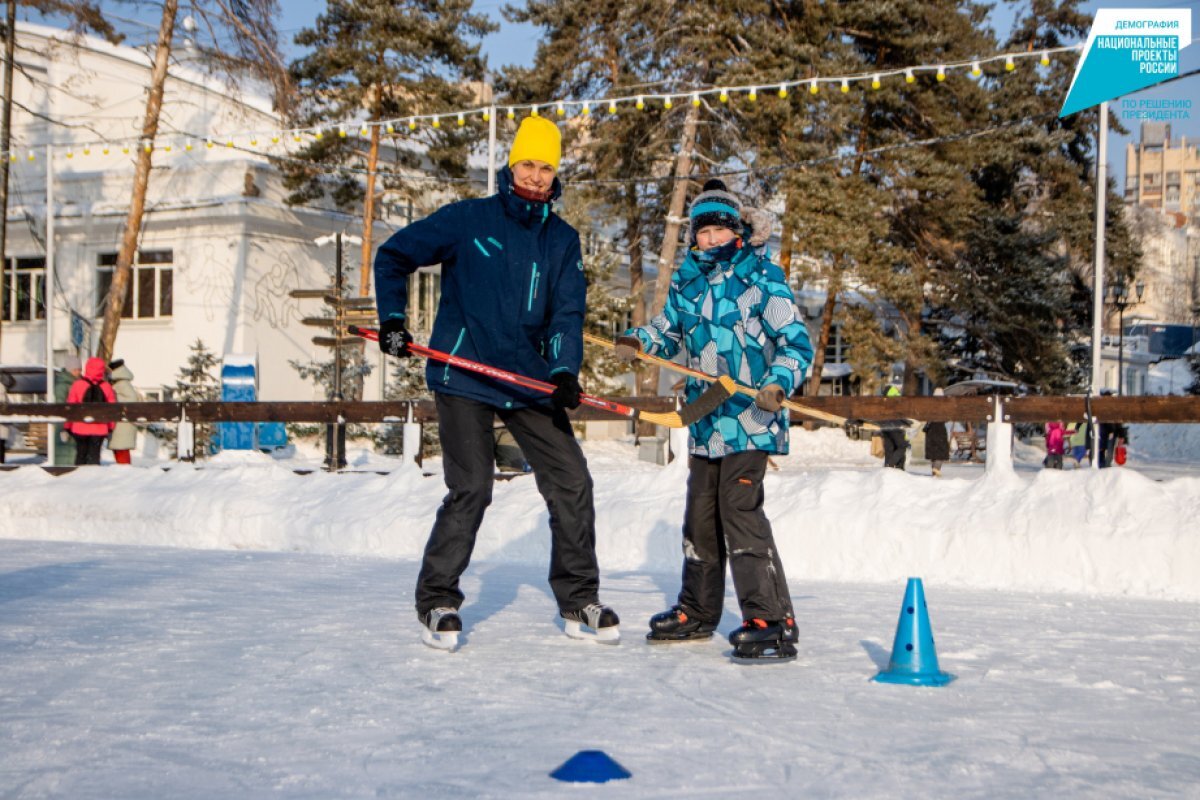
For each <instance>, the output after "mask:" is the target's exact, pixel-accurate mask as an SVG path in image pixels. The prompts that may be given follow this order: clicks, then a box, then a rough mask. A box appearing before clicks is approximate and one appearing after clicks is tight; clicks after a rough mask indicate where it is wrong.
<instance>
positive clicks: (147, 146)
mask: <svg viewBox="0 0 1200 800" xmlns="http://www.w3.org/2000/svg"><path fill="white" fill-rule="evenodd" d="M153 149H154V145H152V144H150V143H149V142H146V143H145V144H143V145H142V150H144V151H145V152H147V153H149V152H150V151H151V150H153Z"/></svg>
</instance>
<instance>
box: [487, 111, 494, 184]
mask: <svg viewBox="0 0 1200 800" xmlns="http://www.w3.org/2000/svg"><path fill="white" fill-rule="evenodd" d="M495 193H496V107H495V106H488V196H489V197H490V196H491V195H494V194H495Z"/></svg>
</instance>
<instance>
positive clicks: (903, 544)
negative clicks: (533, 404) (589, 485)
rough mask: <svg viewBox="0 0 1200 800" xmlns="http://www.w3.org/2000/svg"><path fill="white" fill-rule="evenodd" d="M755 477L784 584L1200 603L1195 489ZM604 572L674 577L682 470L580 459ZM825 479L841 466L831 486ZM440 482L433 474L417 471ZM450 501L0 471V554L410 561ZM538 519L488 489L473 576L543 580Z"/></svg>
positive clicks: (889, 473) (262, 479) (859, 458)
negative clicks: (145, 550) (96, 552)
mask: <svg viewBox="0 0 1200 800" xmlns="http://www.w3.org/2000/svg"><path fill="white" fill-rule="evenodd" d="M794 443H795V446H794V449H795V455H792V456H788V457H787V458H783V459H779V462H780V465H781V469H780V470H778V471H772V472H769V473H768V475H767V478H766V491H767V513H768V515H769V517H770V519H771V521H772V524H773V526H774V529H775V535H776V540H777V542H778V544H779V547H780V550H781V553H782V556H783V560H784V564H785V566H786V567H787V570H788V577H789V579H790V580H792V581H793V582H794V583H799V584H801V585H802V584H803V582H804V581H805V580H829V581H886V582H894V581H898V580H902V579H903V578H905V577H906V576H909V575H921V576H923V577H925V578H926V579H927V580H936V581H938V582H939V583H941V584H944V585H956V586H962V587H976V588H990V589H1016V590H1025V591H1067V592H1083V593H1094V594H1113V595H1131V596H1143V597H1161V598H1174V599H1188V600H1197V599H1200V536H1197V535H1196V531H1195V520H1196V519H1197V518H1198V517H1200V478H1194V477H1185V478H1176V479H1173V480H1168V481H1162V482H1156V481H1153V480H1149V479H1147V478H1145V477H1143V476H1142V475H1139V474H1137V473H1136V472H1134V471H1133V470H1129V469H1112V470H1103V471H1094V470H1068V471H1063V472H1058V471H1051V470H1046V471H1040V472H1036V473H1033V475H1032V477H1023V476H1019V475H1017V474H1012V473H1004V472H999V473H996V474H991V475H987V476H984V477H980V478H975V479H965V478H949V479H942V480H933V479H931V478H929V477H927V476H922V475H916V474H911V473H901V472H898V471H895V470H883V469H881V468H879V467H878V464H879V462H878V460H876V459H872V458H870V456H869V455H867V453H866V443H863V442H850V441H848V440H846V438H845V437H844V436H842V435H841V434H840V433H838V432H836V431H819V432H816V433H813V434H805V433H799V432H798V433H797V435H796V437H795V440H794ZM587 453H588V458H589V463H590V464H591V466H592V470H593V476H594V479H595V484H596V512H597V519H598V536H599V541H598V551H599V556H600V560H601V566H602V567H603V568H604V569H605V570H606V571H607V572H609V573H612V572H615V571H651V572H667V573H674V572H676V571H677V570H678V568H679V560H680V532H679V531H680V522H681V520H682V517H683V505H684V486H685V481H686V476H687V471H686V467H685V466H684V465H683V464H681V463H676V464H672V465H670V466H668V467H658V466H655V465H652V464H647V463H644V462H639V461H637V460H636V457H635V455H634V453H633V450H632V448H630V447H629V446H628V445H621V444H618V443H595V444H591V443H589V444H588V445H587ZM831 464H833V465H836V466H839V467H844V468H838V469H834V468H831V466H830V465H831ZM433 467H436V465H435V464H427V470H428V469H430V468H433ZM444 494H445V487H444V486H443V484H442V481H441V480H440V473H439V474H435V475H431V476H426V475H424V474H422V472H421V471H420V470H418V469H417V468H416V467H412V466H407V467H403V468H399V469H395V471H393V472H391V473H390V474H383V475H381V474H376V473H374V472H360V473H344V474H338V475H330V474H327V473H322V472H314V473H312V474H307V475H297V474H296V473H295V472H294V471H293V470H292V469H291V466H290V465H288V464H287V462H279V461H275V460H273V459H269V458H265V457H262V458H259V457H257V456H249V457H246V458H241V459H234V458H232V457H229V458H227V459H226V460H225V462H224V463H223V464H220V465H218V464H209V465H206V466H203V467H193V466H189V465H173V466H172V467H171V468H169V469H161V468H156V467H150V468H142V469H139V468H133V469H127V468H116V467H105V468H99V469H80V470H77V471H75V472H73V473H70V474H67V475H63V476H61V477H52V476H50V475H48V474H46V473H45V472H43V471H41V470H39V469H21V470H15V471H11V472H4V473H0V538H11V539H43V540H61V541H79V542H95V543H114V544H138V545H161V546H169V547H185V548H199V549H244V550H266V551H281V552H308V553H323V554H360V555H373V556H382V557H387V558H398V559H416V558H419V557H420V554H421V552H422V550H423V547H424V543H425V539H426V536H427V535H428V532H429V529H430V527H431V525H432V523H433V517H434V513H435V511H436V509H437V508H438V506H439V504H440V502H441V499H442V496H443V495H444ZM548 555H549V536H548V522H547V512H546V509H545V505H544V504H543V503H542V501H541V498H540V496H539V495H538V493H537V488H536V486H535V484H534V480H533V478H532V477H530V476H519V477H516V478H515V479H513V480H511V481H504V482H497V483H496V484H495V492H494V499H493V503H492V507H491V509H490V510H489V512H488V514H487V516H486V518H485V520H484V524H483V528H482V529H481V530H480V533H479V537H478V545H477V549H476V560H477V561H488V562H497V563H517V564H536V565H545V564H546V563H547V561H548Z"/></svg>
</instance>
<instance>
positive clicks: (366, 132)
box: [358, 125, 371, 139]
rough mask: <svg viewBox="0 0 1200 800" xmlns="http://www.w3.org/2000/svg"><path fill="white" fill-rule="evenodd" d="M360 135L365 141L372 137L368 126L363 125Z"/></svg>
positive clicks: (359, 131)
mask: <svg viewBox="0 0 1200 800" xmlns="http://www.w3.org/2000/svg"><path fill="white" fill-rule="evenodd" d="M358 135H359V136H361V137H363V138H364V139H365V138H367V137H368V136H370V135H371V131H370V130H369V129H368V128H367V126H366V125H363V126H362V127H361V128H359V129H358Z"/></svg>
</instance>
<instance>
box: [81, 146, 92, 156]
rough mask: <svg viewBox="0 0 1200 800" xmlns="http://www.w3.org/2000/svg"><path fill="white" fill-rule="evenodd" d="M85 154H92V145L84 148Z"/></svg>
mask: <svg viewBox="0 0 1200 800" xmlns="http://www.w3.org/2000/svg"><path fill="white" fill-rule="evenodd" d="M83 154H84V155H85V156H90V155H91V154H92V148H90V147H85V148H83Z"/></svg>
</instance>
